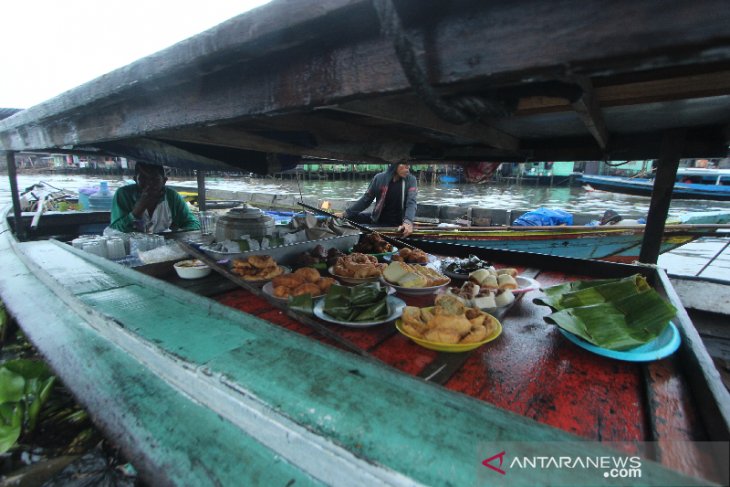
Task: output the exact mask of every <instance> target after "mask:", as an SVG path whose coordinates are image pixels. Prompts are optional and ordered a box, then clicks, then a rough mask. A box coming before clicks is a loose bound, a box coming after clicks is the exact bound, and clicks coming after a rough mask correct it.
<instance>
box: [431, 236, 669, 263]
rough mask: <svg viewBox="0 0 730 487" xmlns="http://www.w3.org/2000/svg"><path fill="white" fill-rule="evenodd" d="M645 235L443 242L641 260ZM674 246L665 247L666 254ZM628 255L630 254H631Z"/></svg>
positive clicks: (522, 250) (582, 257)
mask: <svg viewBox="0 0 730 487" xmlns="http://www.w3.org/2000/svg"><path fill="white" fill-rule="evenodd" d="M642 238H643V236H642V235H608V236H601V237H581V238H569V239H565V238H555V239H540V240H518V239H514V238H512V239H504V240H498V239H493V240H468V241H467V240H457V239H454V240H450V239H449V238H448V237H445V238H443V239H439V241H442V242H447V243H454V244H462V245H465V244H466V245H473V246H475V247H481V248H486V249H502V250H517V251H521V252H536V253H540V254H548V255H559V256H562V257H574V258H578V259H601V258H604V257H610V256H613V255H633V254H632V253H631V252H633V251H635V256H636V257H637V258H638V256H639V253H638V247H640V246H641V241H642ZM671 248H673V247H672V246H667V245H664V246H663V248H662V251H663V252H664V251H667V250H670V249H671ZM627 252H628V254H627Z"/></svg>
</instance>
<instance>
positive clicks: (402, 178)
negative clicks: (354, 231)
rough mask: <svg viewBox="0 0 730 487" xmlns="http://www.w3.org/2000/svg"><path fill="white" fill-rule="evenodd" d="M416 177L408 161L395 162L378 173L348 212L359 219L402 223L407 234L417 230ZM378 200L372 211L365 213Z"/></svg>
mask: <svg viewBox="0 0 730 487" xmlns="http://www.w3.org/2000/svg"><path fill="white" fill-rule="evenodd" d="M416 193H418V186H417V184H416V178H415V176H413V175H412V174H411V173H410V170H409V167H408V164H391V165H390V167H389V168H388V169H387V170H386V171H385V172H381V173H378V174H376V175H375V177H374V178H373V180H372V181H371V182H370V185H369V186H368V189H367V191H366V192H365V194H364V195H363V196H362V197H361V198H360V199H359V200H357V201H356V202H355V203H353V204H352V205H351V206H350V207H349V208H348V209H347V211H346V212H345V217H346V218H349V219H350V220H352V221H354V222H356V223H366V224H377V225H379V226H389V227H398V231H399V232H401V234H402V236H403V237H407V236H409V235H410V234H411V233H413V220H414V219H415V218H416ZM373 200H375V208H374V209H373V211H372V213H362V211H363V210H365V209H366V208H367V207H368V206H370V203H372V202H373Z"/></svg>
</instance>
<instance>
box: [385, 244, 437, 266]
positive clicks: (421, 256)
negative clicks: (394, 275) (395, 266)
mask: <svg viewBox="0 0 730 487" xmlns="http://www.w3.org/2000/svg"><path fill="white" fill-rule="evenodd" d="M383 260H384V261H385V262H405V263H406V264H421V265H426V264H428V263H429V262H431V261H435V260H436V258H435V257H434V256H432V255H429V254H427V253H426V252H424V251H423V250H420V249H409V248H404V249H400V250H399V251H398V252H397V253H395V254H392V255H384V256H383Z"/></svg>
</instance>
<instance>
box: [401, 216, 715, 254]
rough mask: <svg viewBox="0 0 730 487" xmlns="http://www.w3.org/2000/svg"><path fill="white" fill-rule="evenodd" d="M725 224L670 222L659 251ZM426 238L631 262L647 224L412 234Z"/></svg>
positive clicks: (414, 237)
mask: <svg viewBox="0 0 730 487" xmlns="http://www.w3.org/2000/svg"><path fill="white" fill-rule="evenodd" d="M723 227H724V226H723V225H707V226H705V225H667V226H666V227H665V229H664V235H663V237H662V239H661V246H660V248H659V253H663V252H668V251H670V250H672V249H675V248H677V247H680V246H682V245H685V244H687V243H689V242H692V241H693V240H696V239H698V238H700V237H703V236H708V235H712V234H714V233H715V232H716V231H717V229H718V228H723ZM424 240H428V241H436V242H448V243H455V244H462V245H471V246H475V247H481V248H488V249H505V250H516V251H521V252H537V253H540V254H548V255H560V256H564V257H575V258H579V259H603V260H608V261H613V262H625V263H631V262H634V261H636V260H638V258H639V253H640V250H641V245H642V242H643V240H644V227H643V226H610V227H529V228H525V227H509V228H507V229H499V228H496V229H492V228H483V229H472V228H468V227H467V228H464V229H433V230H420V229H419V230H416V231H414V233H413V234H412V235H411V237H410V241H412V242H413V243H414V244H416V245H418V244H419V243H420V241H424Z"/></svg>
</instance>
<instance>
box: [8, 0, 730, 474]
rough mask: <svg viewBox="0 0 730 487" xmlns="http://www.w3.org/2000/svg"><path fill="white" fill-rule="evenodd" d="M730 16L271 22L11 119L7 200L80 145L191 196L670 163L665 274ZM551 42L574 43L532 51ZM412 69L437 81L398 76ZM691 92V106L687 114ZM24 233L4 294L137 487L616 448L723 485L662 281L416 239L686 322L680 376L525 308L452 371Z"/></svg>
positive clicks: (422, 11) (371, 336) (420, 469)
mask: <svg viewBox="0 0 730 487" xmlns="http://www.w3.org/2000/svg"><path fill="white" fill-rule="evenodd" d="M724 6H725V5H724V3H722V2H719V1H708V2H701V3H696V2H686V1H675V2H672V3H671V5H667V4H666V2H661V3H660V2H651V1H650V2H640V3H636V2H631V3H630V4H629V3H621V4H612V6H611V8H610V9H609V8H606V6H605V4H604V3H603V2H587V3H586V2H585V1H581V2H577V1H573V0H571V1H568V2H563V3H561V4H560V5H557V6H556V5H550V6H549V7H546V6H544V5H542V3H541V2H532V3H530V4H529V5H527V4H520V5H512V4H510V5H507V4H494V3H485V2H469V1H467V2H459V4H458V5H457V6H454V8H453V9H444V8H443V5H441V4H440V3H431V2H410V1H404V2H398V3H397V6H396V7H397V9H396V8H395V7H394V6H393V4H392V3H390V2H388V1H381V0H378V1H376V2H369V1H364V0H335V1H332V2H327V3H326V4H322V3H321V2H315V1H313V0H312V1H303V2H293V3H291V2H273V3H271V4H269V5H267V6H265V7H262V8H260V9H258V10H256V11H253V12H251V13H249V14H245V15H243V16H241V17H238V18H235V19H232V20H231V21H229V22H227V23H224V24H222V25H221V26H218V27H216V28H214V29H212V30H211V31H208V32H206V33H205V34H203V35H201V36H199V37H195V38H192V39H190V40H188V41H185V42H184V43H182V44H180V45H177V46H173V47H171V48H170V49H168V50H166V51H163V52H161V53H158V54H156V55H153V56H151V57H149V58H146V59H143V60H140V61H138V62H137V63H135V64H133V65H131V66H129V67H126V68H122V69H120V70H118V71H115V72H112V73H109V74H107V75H105V76H104V77H102V78H100V79H98V80H95V81H92V82H91V83H88V84H86V85H83V86H81V87H79V88H76V89H75V90H72V91H70V92H68V93H66V94H64V95H62V96H60V97H57V98H55V99H54V100H51V101H49V102H48V103H45V104H42V105H39V106H37V107H33V108H30V109H28V110H25V111H22V112H19V113H17V114H15V115H13V116H11V117H9V118H7V119H5V120H2V121H0V148H2V150H5V151H7V160H8V162H9V164H8V172H9V174H10V177H11V185H13V181H14V171H15V164H14V155H13V153H14V151H23V150H31V149H33V150H39V151H43V150H46V151H58V150H60V151H70V152H88V151H93V152H94V153H96V154H98V153H104V154H113V155H124V156H126V157H129V158H132V159H136V158H139V159H145V160H153V161H156V162H157V163H159V164H165V165H170V166H177V167H187V168H195V169H198V170H200V171H201V174H200V177H199V190H198V194H205V188H204V182H205V181H204V178H203V176H202V171H203V170H205V169H224V168H230V167H233V168H235V169H236V170H252V171H259V172H264V171H269V172H280V171H281V170H282V169H285V168H286V167H287V166H289V165H291V164H294V163H296V162H297V161H298V160H299V159H300V157H302V156H316V157H321V158H326V159H337V160H352V161H357V162H359V163H364V162H372V163H383V162H386V161H388V160H398V159H401V158H405V159H421V160H424V159H425V160H431V159H434V160H437V161H444V162H446V161H448V162H449V163H451V162H453V161H457V162H459V161H469V160H477V161H494V160H498V159H499V160H502V161H524V160H525V159H526V158H527V157H530V158H532V159H533V160H564V159H565V158H566V157H567V158H569V159H570V160H581V159H591V160H598V159H603V158H604V156H606V157H609V155H610V154H620V157H622V158H646V157H655V156H657V155H658V156H659V164H658V170H657V181H658V184H657V185H655V189H656V190H655V193H654V196H653V200H652V209H651V211H650V214H649V218H648V222H647V227H646V232H645V238H644V244H643V246H642V250H641V253H640V259H641V261H642V262H643V263H644V264H654V263H655V262H656V256H657V255H658V252H659V248H660V246H661V241H660V238H659V237H660V236H661V235H662V233H663V228H664V221H665V220H666V215H667V209H668V206H669V193H670V190H671V182H672V181H673V174H672V173H673V172H675V171H676V167H677V165H678V162H679V159H680V158H681V157H685V156H694V155H698V154H702V155H703V156H705V157H721V155H720V154H724V153H725V151H726V146H727V144H726V142H727V141H726V138H725V137H724V135H723V134H725V133H726V132H725V130H726V122H727V121H726V118H725V116H724V115H723V114H724V113H727V112H728V110H727V108H728V105H729V104H730V97H728V95H730V83H728V81H727V73H726V66H727V60H728V58H730V49H729V48H728V47H729V46H728V40H727V25H728V20H729V19H728V18H727V16H728V15H729V14H728V13H727V9H725V8H724ZM626 9H630V10H631V12H632V18H633V19H636V22H635V23H633V22H629V23H627V22H625V21H624V20H625V11H626ZM525 12H530V13H532V14H533V17H532V18H531V19H530V20H531V22H525ZM495 18H498V19H499V20H500V22H499V23H498V24H497V26H495V22H494V19H495ZM433 19H438V22H434V21H433ZM642 19H646V21H642ZM588 25H590V26H591V27H592V28H587V26H588ZM555 26H560V27H561V31H562V32H565V33H566V35H565V36H564V37H559V38H556V39H548V40H546V38H545V37H544V36H543V35H542V34H540V35H536V34H535V33H536V32H544V31H546V29H549V30H550V31H554V30H555ZM540 27H545V29H541V28H540ZM381 29H382V33H381ZM668 31H669V32H672V35H671V36H667V35H666V32H668ZM515 40H517V41H515ZM413 42H415V43H416V46H415V48H413ZM394 43H395V44H397V45H398V49H397V50H396V49H394V48H393V45H394ZM546 45H548V46H549V47H550V48H549V49H547V50H546V49H544V47H545V46H546ZM409 46H410V47H409ZM409 49H412V50H411V51H410V53H411V54H414V53H416V52H418V53H425V60H424V61H423V62H424V63H425V65H426V66H427V69H424V70H421V68H420V67H419V62H418V61H417V62H415V63H413V62H410V63H409V62H407V59H406V58H405V57H404V53H405V55H408V53H409ZM396 53H400V54H396ZM399 55H400V56H401V58H399V57H398V56H399ZM419 57H420V56H416V59H418V58H419ZM411 59H413V58H412V57H411ZM564 67H569V70H567V69H565V68H564ZM404 69H405V70H406V71H405V74H404ZM414 75H415V76H414ZM576 76H577V77H576ZM688 78H691V79H692V81H693V82H692V83H689V84H688V83H687V79H688ZM419 80H420V81H419ZM411 83H417V86H413V85H411ZM462 96H463V98H462ZM466 97H469V100H466V99H465V98H466ZM456 98H459V99H458V100H456ZM445 100H448V101H449V103H447V104H446V105H444V101H445ZM505 100H506V101H507V103H506V104H504V103H502V101H505ZM688 100H690V101H691V103H692V106H693V110H692V111H687V110H682V109H681V108H683V107H685V106H686V103H687V101H688ZM454 101H458V102H459V103H456V104H453V105H452V104H451V102H454ZM466 101H470V102H471V103H470V104H469V105H470V106H472V107H474V106H476V107H479V106H481V107H482V108H483V109H484V111H483V112H482V114H481V115H480V117H478V119H479V120H480V121H479V122H475V123H471V124H469V123H466V124H465V123H461V122H464V119H463V118H462V115H465V113H460V110H461V109H459V110H456V111H454V110H453V108H454V107H455V106H465V105H466V103H462V102H466ZM481 110H482V109H480V111H481ZM487 112H489V115H487V114H486V113H487ZM505 112H506V113H508V114H509V116H505V115H504V113H505ZM667 113H671V114H672V116H667ZM469 120H474V118H473V117H472V118H469ZM579 121H582V122H583V125H581V124H580V123H578V122H579ZM647 127H657V128H661V129H662V131H661V132H651V131H647V130H646V128H647ZM665 130H666V131H665ZM677 130H679V131H680V132H677ZM682 140H686V141H687V144H686V145H681V144H680V143H681V142H682ZM609 149H610V150H609ZM668 176H672V177H668ZM16 194H17V190H14V191H13V196H15V195H16ZM201 206H202V207H205V202H204V201H202V202H201ZM27 217H30V215H23V214H21V212H20V208H19V205H14V208H13V215H12V217H11V218H8V219H7V220H6V219H3V220H2V223H1V224H2V228H0V265H1V266H2V269H3V272H2V273H0V297H1V298H2V299H3V301H4V303H5V305H6V306H7V309H8V311H9V313H10V314H11V315H12V317H13V318H14V319H15V320H16V321H17V322H18V324H19V325H20V326H21V327H22V329H23V330H24V332H25V333H26V334H27V335H28V337H29V338H30V340H31V341H32V342H33V343H34V344H35V345H36V347H38V349H39V350H40V351H41V353H43V355H44V356H45V357H47V359H48V361H49V363H50V364H51V366H52V367H53V369H54V370H55V371H56V373H57V374H59V376H60V377H61V378H62V380H63V381H64V383H65V384H66V385H67V386H68V388H69V389H70V390H71V391H73V392H74V394H75V395H76V396H77V398H78V399H79V400H80V401H81V402H82V403H83V404H85V405H86V406H87V408H88V409H89V411H90V413H91V415H92V416H93V417H94V419H95V421H96V422H97V424H99V425H100V426H101V427H102V428H103V429H104V430H105V431H106V433H107V434H108V435H109V437H110V438H111V439H112V440H113V441H114V442H116V443H117V444H118V445H119V446H120V447H121V448H122V450H123V451H124V452H125V453H126V455H127V457H128V458H129V459H130V460H131V461H132V463H133V464H134V465H135V467H136V468H138V470H139V471H140V473H141V476H142V477H143V479H144V480H145V481H146V482H147V483H149V484H150V485H172V484H177V485H240V484H245V485H261V484H267V485H268V484H290V485H291V484H294V483H296V484H297V485H299V484H331V485H373V484H392V485H470V484H480V483H482V484H486V483H493V482H499V481H501V480H509V481H510V482H514V483H516V484H518V485H536V484H543V485H544V484H547V485H565V484H570V483H573V484H576V485H587V484H594V483H595V484H599V485H600V484H605V485H610V484H615V483H616V479H610V478H608V477H604V475H603V474H604V473H606V474H608V475H609V476H610V475H611V472H610V471H606V472H603V471H600V470H599V471H595V470H591V469H581V470H576V469H560V468H557V469H551V468H547V469H546V468H525V469H520V468H515V467H514V466H513V467H512V468H509V469H508V470H502V471H503V472H505V475H504V477H502V473H500V472H499V471H497V470H495V469H494V468H492V467H495V468H498V469H499V468H500V467H504V466H505V465H502V463H501V461H502V460H505V456H506V457H507V458H506V460H507V461H509V462H511V461H512V460H513V459H514V458H517V456H521V457H529V458H532V457H535V456H540V455H545V453H546V452H549V453H550V454H553V455H555V456H556V457H570V458H576V457H579V456H590V457H591V458H603V457H607V458H615V457H616V456H617V451H616V450H614V449H612V448H611V447H610V445H609V444H608V442H611V441H614V440H615V441H617V442H624V443H623V445H619V448H620V449H619V451H620V452H621V453H623V454H633V453H638V452H639V451H640V450H641V449H642V448H641V447H642V445H641V443H642V442H651V446H652V447H655V448H654V451H655V453H646V455H648V457H643V458H642V459H641V461H640V462H641V467H640V475H641V483H642V484H646V485H692V484H700V485H701V484H706V483H708V482H711V481H716V482H719V483H727V476H726V475H727V461H726V459H727V455H726V453H727V451H726V450H723V448H726V447H727V444H728V440H730V427H729V426H730V400H729V399H728V392H727V390H726V389H725V388H724V387H723V386H722V384H721V382H720V381H719V377H718V373H717V370H716V369H715V368H714V366H713V364H712V361H711V360H710V358H709V356H708V355H707V352H706V350H705V349H704V347H703V345H702V342H701V340H700V339H699V337H698V335H697V333H696V331H695V329H694V327H693V326H692V323H691V321H690V320H689V319H688V317H687V315H686V313H685V311H684V310H683V308H682V306H681V303H679V301H678V298H677V296H676V293H675V292H674V290H673V288H672V286H671V284H670V282H669V281H668V279H667V277H666V275H665V273H664V272H663V271H662V270H661V269H659V268H656V267H654V266H651V265H626V264H618V263H610V262H602V261H595V260H582V259H571V258H565V257H559V256H549V255H540V254H533V253H523V252H511V251H504V250H494V249H480V248H476V247H470V246H462V245H454V244H448V243H438V242H429V241H423V242H419V246H421V247H422V248H423V249H424V250H426V251H428V252H431V253H432V254H434V255H438V256H466V255H468V254H472V253H473V254H476V255H478V256H480V257H481V258H484V259H488V260H490V261H492V262H494V263H496V264H497V265H505V266H507V265H509V266H516V267H517V268H519V270H520V272H522V273H523V274H525V275H528V276H531V277H536V278H537V279H538V280H539V281H540V282H541V283H542V285H543V286H548V285H550V284H557V283H561V282H566V281H570V280H577V279H593V278H600V277H620V276H626V275H631V274H634V273H640V274H642V275H645V276H647V278H648V279H649V281H650V283H651V284H652V285H653V286H654V287H655V288H656V289H657V290H658V292H659V293H660V294H661V295H662V296H664V297H666V299H668V300H669V301H670V302H672V303H673V304H674V305H675V306H676V307H677V308H678V310H679V312H678V314H677V316H676V318H675V319H674V320H673V321H674V323H675V324H676V326H677V327H678V329H679V332H680V334H681V337H682V345H681V349H680V350H679V353H678V354H677V355H676V356H672V357H668V358H666V359H664V360H660V361H656V362H650V363H646V364H641V363H624V362H616V361H613V360H610V359H607V358H605V357H598V356H595V355H592V354H590V353H589V352H587V351H585V350H583V349H582V348H579V347H576V346H574V345H573V344H572V343H570V342H568V341H567V340H565V339H564V338H563V336H562V335H561V334H560V333H559V332H558V331H557V330H556V329H554V328H552V327H549V326H546V325H545V323H544V322H543V317H544V316H545V314H546V313H547V310H546V309H543V308H541V307H537V306H535V305H534V304H533V303H531V302H530V300H531V298H533V297H536V296H537V295H539V292H540V291H534V293H536V294H528V295H526V296H523V297H522V298H521V299H520V300H518V301H517V304H515V305H514V306H512V307H511V308H509V309H508V310H506V311H505V312H504V314H500V315H499V317H500V319H501V320H502V322H503V324H504V331H503V335H502V336H501V337H500V338H499V339H498V340H495V341H494V342H493V343H492V345H489V346H484V347H482V348H480V349H478V350H477V351H476V352H474V353H469V354H456V355H455V354H448V353H437V352H434V351H431V350H427V349H423V348H420V347H418V346H417V345H415V344H413V343H412V342H410V341H409V340H407V339H406V338H405V337H403V336H401V335H399V334H397V333H396V332H395V331H394V329H393V327H392V326H384V327H381V328H377V329H376V328H371V329H352V328H346V327H338V326H334V325H328V324H325V323H322V322H320V321H317V320H314V319H313V318H311V317H308V316H304V315H301V314H296V313H295V312H294V311H293V310H291V309H288V308H286V307H283V306H282V305H280V304H278V303H276V302H273V301H271V300H268V299H265V298H264V297H262V295H261V293H260V291H258V290H257V289H255V288H251V287H249V286H245V285H244V284H243V283H240V282H235V284H237V285H238V288H237V289H234V290H232V291H231V290H227V291H222V287H220V286H219V285H218V284H219V282H214V281H212V280H211V281H200V282H193V283H185V288H186V289H181V288H180V285H182V284H183V283H181V282H179V281H178V280H176V279H175V278H174V276H173V277H170V276H169V275H168V276H165V275H161V276H160V278H153V277H151V276H148V275H146V274H142V273H140V272H136V271H134V270H132V269H127V268H124V267H121V266H119V265H117V264H115V263H113V262H110V261H107V260H104V259H100V258H97V257H96V256H93V255H88V254H85V253H83V252H80V251H78V250H76V249H73V248H72V247H70V246H68V245H67V244H65V243H63V242H60V241H58V240H46V239H45V238H46V237H48V236H49V235H50V234H58V235H61V234H63V235H66V234H73V233H74V232H77V231H78V230H79V228H78V226H69V225H67V224H68V222H67V221H65V220H66V218H68V217H67V216H65V215H62V216H59V217H58V221H57V224H58V225H57V228H56V229H55V230H54V231H53V232H47V231H46V229H47V228H48V227H46V226H45V224H46V223H48V224H50V223H53V222H54V219H55V215H44V217H43V219H41V220H40V223H39V225H38V226H37V228H36V230H35V231H34V233H31V232H30V230H29V227H27V226H26V225H24V224H21V223H20V222H21V221H22V222H25V220H26V218H27ZM16 223H17V225H16ZM10 228H13V230H14V231H13V232H10V231H8V230H9V229H10ZM191 252H195V250H194V249H191ZM211 265H213V266H216V265H217V264H216V263H215V262H211ZM220 273H221V274H220V275H225V277H226V278H228V279H229V280H231V282H234V280H233V279H235V278H232V276H230V275H226V270H225V269H220ZM216 278H219V275H218V274H213V275H212V277H211V279H216ZM201 294H205V295H208V294H210V295H212V299H211V298H207V297H203V296H201ZM29 296H32V297H33V298H32V299H30V298H29ZM408 299H409V300H411V298H408ZM410 302H411V303H413V304H418V305H425V304H428V299H427V298H424V297H420V298H418V297H413V299H412V300H411V301H410ZM697 440H711V441H712V445H713V447H718V448H719V449H718V450H717V451H707V450H705V449H703V447H702V445H701V444H699V443H697ZM621 453H619V454H618V455H619V456H620V455H621ZM715 454H717V456H715ZM506 466H507V467H509V465H506ZM615 473H617V474H620V473H621V472H615ZM625 473H627V474H633V475H634V476H636V474H639V472H636V471H635V469H634V470H632V471H631V472H625ZM635 481H636V479H631V482H632V483H635Z"/></svg>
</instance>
